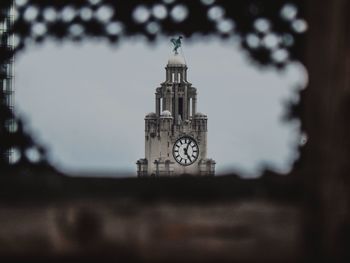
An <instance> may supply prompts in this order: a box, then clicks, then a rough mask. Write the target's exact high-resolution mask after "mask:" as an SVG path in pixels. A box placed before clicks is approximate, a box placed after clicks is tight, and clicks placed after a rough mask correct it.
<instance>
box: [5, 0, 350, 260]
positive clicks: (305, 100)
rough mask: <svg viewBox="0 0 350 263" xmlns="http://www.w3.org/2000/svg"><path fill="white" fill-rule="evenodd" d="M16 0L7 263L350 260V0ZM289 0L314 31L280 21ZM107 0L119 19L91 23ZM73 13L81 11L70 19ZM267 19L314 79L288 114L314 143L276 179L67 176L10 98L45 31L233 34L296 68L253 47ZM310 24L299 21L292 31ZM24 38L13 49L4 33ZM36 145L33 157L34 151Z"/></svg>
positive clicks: (115, 37)
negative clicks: (21, 59) (19, 64)
mask: <svg viewBox="0 0 350 263" xmlns="http://www.w3.org/2000/svg"><path fill="white" fill-rule="evenodd" d="M17 2H18V3H19V4H20V5H19V6H18V11H19V14H17V15H19V17H18V18H17V20H15V22H14V23H13V20H12V19H13V18H12V17H11V15H12V13H9V10H10V7H11V5H12V4H13V3H12V1H7V0H2V1H1V3H0V8H1V10H0V11H1V13H0V20H1V22H4V21H8V25H7V28H6V30H7V31H6V32H5V33H4V32H2V35H1V47H0V48H1V52H0V60H1V76H0V79H1V82H2V85H3V86H2V89H1V91H0V96H1V105H0V108H1V109H0V154H1V160H0V169H1V170H0V173H1V176H0V224H1V228H0V259H1V261H2V262H23V261H26V262H28V261H35V262H65V261H67V262H68V261H72V260H74V261H80V260H81V261H85V262H86V261H91V262H94V261H97V262H101V260H103V259H106V258H107V259H109V260H118V259H119V260H124V261H141V262H142V261H164V260H165V261H168V262H172V261H173V262H181V261H214V260H215V261H253V262H254V261H256V262H259V261H279V262H280V261H282V262H285V261H301V260H304V261H306V262H310V261H311V260H319V261H344V262H349V260H350V250H349V248H348V244H349V243H350V221H349V209H350V207H349V206H350V203H349V200H350V196H349V195H350V191H349V190H350V189H349V172H350V162H349V157H350V152H349V151H350V136H349V134H350V122H349V113H350V72H349V68H350V27H349V25H350V16H349V15H348V13H349V10H350V2H349V1H347V0H325V1H322V3H318V2H315V1H311V0H305V1H301V0H300V1H268V0H260V1H259V0H248V1H243V0H242V1H219V0H216V1H213V0H202V1H171V0H163V1H151V0H150V1H131V0H128V1H107V0H104V1H98V0H91V1H80V0H75V1H63V0H62V1H61V0H60V1H58V0H57V1H53V0H52V1H38V0H28V1H17ZM18 3H17V4H18ZM286 4H292V5H295V6H296V7H297V8H298V15H297V17H296V19H298V18H299V16H300V18H301V19H305V21H307V25H308V32H307V33H306V34H305V35H303V34H298V32H295V30H294V31H292V30H291V25H290V21H289V22H288V19H287V20H286V19H282V18H281V15H280V12H281V9H282V8H283V7H284V6H285V5H286ZM156 5H157V6H158V7H159V8H162V7H163V8H164V7H165V8H166V10H168V12H167V14H168V16H166V17H163V15H162V12H160V13H159V12H158V14H157V12H156V11H155V12H154V13H152V12H153V11H151V12H150V10H153V8H154V7H155V6H156ZM103 6H108V7H110V8H108V7H107V9H108V10H109V11H111V10H112V11H113V10H114V11H115V12H112V14H110V15H108V14H107V13H108V11H106V12H107V13H106V12H103V11H100V12H102V15H101V16H100V17H98V16H97V17H95V18H90V19H88V16H89V11H88V10H93V12H98V10H100V8H101V7H103ZM160 6H162V7H160ZM218 6H219V7H221V8H222V10H224V11H225V12H224V15H223V16H220V15H218V14H220V12H219V13H218V12H216V13H215V12H214V11H213V12H214V14H212V15H211V16H207V13H208V11H209V9H211V8H214V7H218ZM33 7H34V8H35V9H36V11H37V15H36V16H35V17H34V18H33V17H32V18H31V13H30V12H29V14H28V13H27V14H26V13H25V12H26V11H27V12H28V10H27V9H28V8H33ZM68 7H70V8H72V9H73V11H74V9H79V10H83V9H84V8H85V11H84V12H85V15H80V16H79V17H78V16H73V18H72V19H68V20H67V21H63V20H57V21H56V20H55V21H48V20H47V17H46V18H45V16H48V17H50V16H49V15H48V14H46V15H44V10H46V13H47V12H50V11H47V10H50V9H48V8H52V9H54V10H62V9H64V8H68ZM140 8H141V9H140ZM107 9H105V10H107ZM136 10H138V11H136ZM159 10H160V9H159ZM217 10H218V9H217ZM33 12H34V13H35V11H33ZM33 12H32V15H33V14H34V13H33ZM66 12H68V15H67V16H68V17H69V16H70V15H69V12H70V11H66ZM81 12H82V11H81ZM137 12H138V13H137ZM103 14H105V15H103ZM106 14H107V17H108V18H107V20H105V19H106ZM163 14H164V12H163ZM215 14H216V15H215ZM287 15H288V13H287ZM84 17H85V18H84ZM287 17H288V16H287ZM258 18H266V19H267V20H268V21H269V23H270V24H272V25H273V27H272V28H273V30H274V31H275V32H276V33H278V34H281V33H283V34H286V33H287V34H289V36H290V37H292V39H294V40H295V43H294V44H293V45H292V46H289V47H282V48H283V49H284V50H286V51H287V52H288V55H289V56H288V60H298V61H300V62H302V63H303V64H304V65H305V66H306V68H307V70H308V74H309V84H308V86H307V88H306V89H304V90H302V91H301V93H300V102H299V103H298V104H297V105H290V106H289V109H288V110H289V113H290V114H289V118H298V119H300V120H301V123H302V125H301V130H302V132H303V133H305V134H307V137H308V141H307V143H306V144H305V145H304V146H303V147H301V148H300V149H299V150H300V158H299V160H298V161H297V162H296V163H295V164H294V167H293V169H292V171H291V172H290V174H288V175H286V176H281V175H278V174H275V173H273V172H270V171H265V172H264V174H263V176H261V177H260V178H258V179H254V180H244V179H241V178H240V177H239V176H237V175H233V174H232V175H227V176H223V177H210V178H209V177H207V178H193V177H189V178H188V177H179V178H157V179H148V178H139V179H136V178H135V179H132V178H130V179H97V178H72V177H68V176H66V175H62V174H60V173H59V172H57V170H56V169H55V168H54V167H53V166H52V165H50V163H49V162H48V161H47V160H46V157H45V149H44V147H42V146H40V145H38V144H37V143H36V142H35V136H33V135H31V134H29V133H28V132H27V131H26V128H25V125H23V124H22V122H21V121H20V120H19V119H18V118H17V117H16V116H14V114H13V112H12V105H11V92H12V91H11V90H6V89H5V88H4V87H5V85H7V86H8V85H10V84H11V83H10V81H11V80H12V75H11V74H12V73H11V72H10V71H9V70H8V68H10V67H9V66H8V65H11V63H12V62H11V61H12V59H13V56H14V54H15V53H19V52H22V51H23V50H25V47H26V43H28V40H29V42H30V41H31V40H32V41H36V42H39V43H40V42H42V41H44V40H45V38H47V37H51V38H55V39H56V40H57V41H64V40H66V39H70V40H74V41H88V39H89V38H91V37H99V38H105V39H108V40H109V41H111V43H112V44H117V43H118V41H119V40H120V39H122V38H127V37H132V36H135V35H141V36H144V37H145V39H147V40H148V41H150V42H156V37H155V32H156V31H158V33H159V34H162V35H165V36H173V35H175V34H179V33H180V34H182V35H184V36H185V37H187V38H191V36H193V34H198V33H199V34H203V35H214V36H216V37H218V38H221V39H222V40H223V41H224V40H225V39H226V38H228V37H230V36H231V35H232V34H235V35H236V36H238V37H240V43H241V46H242V47H243V48H244V49H245V50H246V51H247V52H248V53H249V54H250V56H251V57H252V58H253V59H254V61H255V62H256V63H258V64H261V65H265V66H276V67H278V68H283V66H284V64H285V63H288V60H283V59H282V60H281V58H282V57H283V56H274V55H273V54H272V52H273V51H272V50H269V49H264V48H256V47H255V48H254V41H250V43H249V41H246V40H248V39H249V38H251V40H252V35H249V34H251V33H252V31H253V27H252V24H253V23H254V21H255V20H256V19H258ZM45 19H46V20H45ZM85 19H86V20H85ZM300 21H302V20H300ZM265 22H266V21H265ZM33 23H41V26H40V24H39V25H38V24H33ZM288 23H289V24H288ZM78 25H80V26H81V25H83V29H84V30H83V31H81V27H79V26H78ZM233 26H234V29H233ZM33 27H35V28H36V29H33ZM302 27H303V24H302V23H299V26H298V24H297V25H295V26H294V29H295V28H296V29H298V28H299V29H300V28H302ZM45 28H46V31H45ZM106 28H109V29H108V30H107V31H106ZM121 28H122V33H120V32H121V30H120V29H121ZM33 30H34V31H33ZM79 32H80V33H79ZM13 34H14V35H15V37H14V38H15V41H16V43H15V46H14V45H12V44H13V43H12V44H11V43H10V44H9V42H8V38H6V35H7V36H10V35H13ZM256 36H258V37H263V36H262V35H259V34H258V35H256ZM290 37H289V39H291V38H290ZM252 43H253V45H252ZM287 43H288V41H287V42H286V43H285V44H287ZM284 57H285V56H284ZM5 82H6V84H4V83H5ZM33 148H34V150H35V151H36V156H35V158H33V155H32V154H28V151H31V150H33ZM11 149H16V150H17V151H18V154H19V156H20V158H19V159H18V160H16V162H13V161H11V160H10V158H9V150H11Z"/></svg>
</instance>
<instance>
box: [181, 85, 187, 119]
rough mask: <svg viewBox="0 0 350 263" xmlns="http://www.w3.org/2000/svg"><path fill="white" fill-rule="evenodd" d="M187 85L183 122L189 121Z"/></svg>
mask: <svg viewBox="0 0 350 263" xmlns="http://www.w3.org/2000/svg"><path fill="white" fill-rule="evenodd" d="M187 98H188V96H187V85H186V86H185V94H184V99H183V107H182V108H183V120H187V119H188V112H187V111H188V108H187V105H188V103H187Z"/></svg>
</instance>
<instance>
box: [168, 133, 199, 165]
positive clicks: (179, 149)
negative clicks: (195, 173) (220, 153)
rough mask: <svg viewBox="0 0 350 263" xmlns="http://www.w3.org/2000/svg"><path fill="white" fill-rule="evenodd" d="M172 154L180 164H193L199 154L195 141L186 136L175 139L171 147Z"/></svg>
mask: <svg viewBox="0 0 350 263" xmlns="http://www.w3.org/2000/svg"><path fill="white" fill-rule="evenodd" d="M173 155H174V158H175V160H176V161H177V162H178V163H179V164H181V165H185V166H186V165H190V164H193V163H194V162H195V161H196V160H197V158H198V155H199V148H198V145H197V142H196V141H195V140H194V139H193V138H191V137H188V136H184V137H181V138H179V139H177V141H176V142H175V144H174V147H173Z"/></svg>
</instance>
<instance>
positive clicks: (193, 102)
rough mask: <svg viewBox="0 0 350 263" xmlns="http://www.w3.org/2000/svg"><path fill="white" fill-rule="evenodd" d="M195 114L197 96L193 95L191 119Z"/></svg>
mask: <svg viewBox="0 0 350 263" xmlns="http://www.w3.org/2000/svg"><path fill="white" fill-rule="evenodd" d="M196 112H197V95H194V97H193V98H192V117H194V115H195V114H196Z"/></svg>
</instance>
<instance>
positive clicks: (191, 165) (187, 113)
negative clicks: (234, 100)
mask: <svg viewBox="0 0 350 263" xmlns="http://www.w3.org/2000/svg"><path fill="white" fill-rule="evenodd" d="M165 69H166V79H165V81H164V82H163V83H161V86H160V87H158V88H157V89H156V93H155V112H151V113H149V114H147V115H146V117H145V158H143V159H139V160H138V161H137V163H136V164H137V175H138V176H139V177H143V176H176V175H203V176H211V175H214V174H215V161H214V160H212V159H208V158H207V132H208V129H207V123H208V118H207V116H206V115H205V114H202V113H200V112H197V89H196V88H195V87H192V84H191V83H190V82H188V81H187V65H186V63H185V60H184V58H183V57H182V56H180V55H179V54H177V53H175V55H173V56H172V57H170V58H169V60H168V64H167V66H166V68H165Z"/></svg>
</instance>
